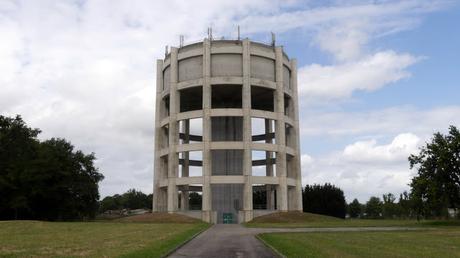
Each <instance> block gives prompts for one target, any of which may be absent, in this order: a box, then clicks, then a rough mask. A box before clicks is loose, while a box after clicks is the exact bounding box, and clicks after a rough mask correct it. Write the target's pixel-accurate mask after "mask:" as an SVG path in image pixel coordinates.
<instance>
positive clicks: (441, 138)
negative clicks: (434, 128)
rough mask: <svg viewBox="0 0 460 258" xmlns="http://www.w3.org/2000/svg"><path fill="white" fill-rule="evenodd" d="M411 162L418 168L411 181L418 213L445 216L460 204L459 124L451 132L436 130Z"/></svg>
mask: <svg viewBox="0 0 460 258" xmlns="http://www.w3.org/2000/svg"><path fill="white" fill-rule="evenodd" d="M409 163H410V168H411V169H412V168H416V169H417V175H416V176H415V177H414V178H413V179H412V181H411V183H410V186H411V198H412V199H413V205H414V206H415V208H416V212H417V215H425V216H441V215H443V214H445V213H446V209H447V208H458V207H459V206H460V131H459V130H458V129H457V128H456V127H455V126H450V127H449V133H448V134H447V135H443V134H441V133H439V132H437V133H435V134H434V136H433V138H432V139H431V142H428V143H426V145H425V146H424V147H422V148H421V149H420V153H419V154H418V155H411V156H410V157H409Z"/></svg>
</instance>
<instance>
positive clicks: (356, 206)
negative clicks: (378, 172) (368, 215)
mask: <svg viewBox="0 0 460 258" xmlns="http://www.w3.org/2000/svg"><path fill="white" fill-rule="evenodd" d="M348 214H349V215H350V217H351V218H359V217H361V214H362V210H361V203H359V201H358V199H356V198H355V199H354V200H353V201H352V202H351V203H350V204H348Z"/></svg>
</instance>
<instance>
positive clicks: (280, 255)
mask: <svg viewBox="0 0 460 258" xmlns="http://www.w3.org/2000/svg"><path fill="white" fill-rule="evenodd" d="M261 234H271V233H261ZM261 234H256V235H255V237H256V238H257V239H258V240H259V241H260V242H262V244H264V245H265V246H266V247H268V248H269V249H270V250H272V252H274V253H275V254H276V255H278V257H282V258H286V256H285V255H284V254H282V253H280V251H278V250H276V248H274V247H273V246H272V245H270V244H269V243H267V242H266V241H265V240H263V239H262V238H261V237H260V235H261Z"/></svg>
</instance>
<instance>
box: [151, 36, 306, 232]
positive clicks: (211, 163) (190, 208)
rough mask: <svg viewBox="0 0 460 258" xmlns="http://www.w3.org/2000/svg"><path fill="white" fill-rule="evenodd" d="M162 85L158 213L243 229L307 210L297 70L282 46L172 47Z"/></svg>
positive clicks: (214, 43)
mask: <svg viewBox="0 0 460 258" xmlns="http://www.w3.org/2000/svg"><path fill="white" fill-rule="evenodd" d="M156 89H157V90H156V111H155V113H156V114H155V172H154V173H155V174H154V194H153V196H154V200H153V211H162V212H166V211H167V212H170V213H182V214H185V215H188V216H193V217H197V218H200V219H202V220H203V221H206V222H212V223H224V222H225V223H228V222H230V223H241V222H247V221H250V220H252V219H253V218H254V217H257V216H260V215H264V214H268V213H271V212H276V211H281V212H283V211H293V210H296V211H301V210H302V186H301V170H300V151H299V114H298V94H297V65H296V60H295V59H289V58H288V56H287V55H286V54H285V53H284V52H283V48H282V47H281V46H275V45H274V44H273V45H267V44H261V43H256V42H252V41H249V40H248V39H245V40H212V39H205V40H204V41H203V42H199V43H195V44H190V45H185V46H182V44H181V47H179V48H175V47H172V48H171V50H170V53H167V54H166V57H165V59H164V60H158V61H157V85H156Z"/></svg>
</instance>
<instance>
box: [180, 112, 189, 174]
mask: <svg viewBox="0 0 460 258" xmlns="http://www.w3.org/2000/svg"><path fill="white" fill-rule="evenodd" d="M181 131H182V132H184V139H183V144H188V143H189V142H190V120H188V119H185V120H183V121H182V130H181ZM182 159H183V160H184V162H183V164H182V171H181V172H182V177H188V176H189V171H190V155H189V152H188V151H185V152H183V153H182Z"/></svg>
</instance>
